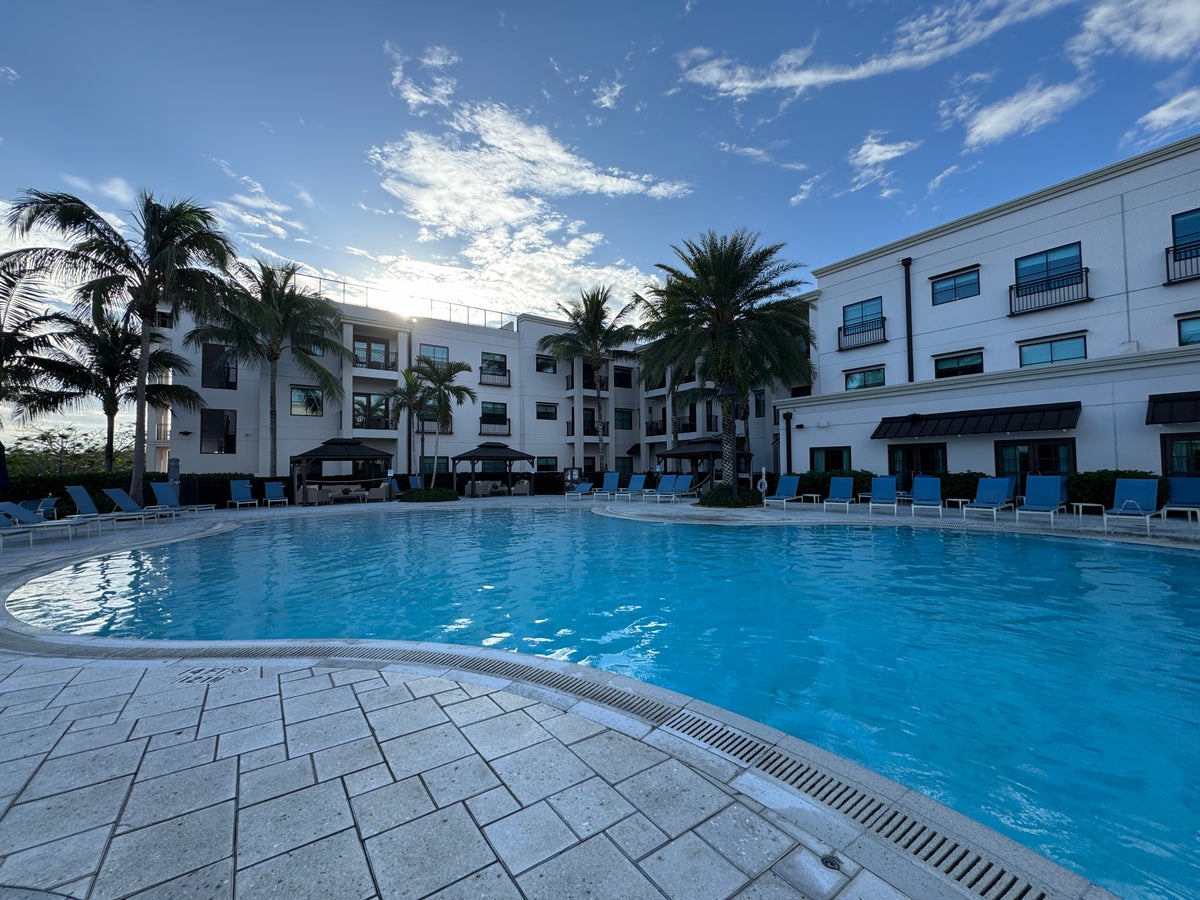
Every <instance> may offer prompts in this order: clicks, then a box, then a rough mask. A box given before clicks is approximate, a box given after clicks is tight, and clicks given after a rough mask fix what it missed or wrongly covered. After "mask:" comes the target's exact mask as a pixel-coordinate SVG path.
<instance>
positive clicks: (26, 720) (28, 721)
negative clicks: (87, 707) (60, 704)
mask: <svg viewBox="0 0 1200 900" xmlns="http://www.w3.org/2000/svg"><path fill="white" fill-rule="evenodd" d="M58 714H59V710H58V709H57V708H54V709H39V710H36V711H35V712H27V713H20V714H13V715H9V714H8V713H5V714H3V715H0V737H3V736H4V735H6V734H12V733H13V732H14V731H28V730H29V729H31V728H41V727H42V726H44V725H49V724H50V723H51V722H53V721H54V720H55V719H56V718H57V717H58Z"/></svg>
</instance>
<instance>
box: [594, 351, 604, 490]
mask: <svg viewBox="0 0 1200 900" xmlns="http://www.w3.org/2000/svg"><path fill="white" fill-rule="evenodd" d="M601 365H602V360H601V359H600V357H598V356H596V357H592V377H593V378H595V379H596V438H597V440H599V441H600V452H599V453H598V454H597V458H598V459H599V460H600V467H599V469H598V471H600V472H606V471H608V454H607V453H605V447H604V410H603V408H602V407H601V405H600V404H601V403H602V402H603V401H602V400H601V397H600V366H601Z"/></svg>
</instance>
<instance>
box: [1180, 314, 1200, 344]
mask: <svg viewBox="0 0 1200 900" xmlns="http://www.w3.org/2000/svg"><path fill="white" fill-rule="evenodd" d="M1187 344H1200V316H1198V317H1196V318H1194V319H1180V320H1179V346H1180V347H1183V346H1185V345H1187Z"/></svg>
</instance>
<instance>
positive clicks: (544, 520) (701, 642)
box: [9, 508, 1200, 897]
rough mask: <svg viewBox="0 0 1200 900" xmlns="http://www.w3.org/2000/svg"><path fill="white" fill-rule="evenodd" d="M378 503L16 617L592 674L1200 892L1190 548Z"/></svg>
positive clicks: (102, 565)
mask: <svg viewBox="0 0 1200 900" xmlns="http://www.w3.org/2000/svg"><path fill="white" fill-rule="evenodd" d="M356 512H359V511H356ZM361 513H362V514H361V515H359V514H356V515H338V516H323V517H303V518H295V519H288V520H281V521H277V522H265V523H261V524H250V525H247V526H245V527H243V528H241V529H239V530H237V531H235V532H230V533H227V534H224V535H218V536H214V537H209V538H204V539H201V540H196V541H187V542H182V543H177V544H171V545H167V546H163V547H158V548H153V549H148V550H139V551H131V552H127V553H122V554H117V555H113V556H108V557H103V558H98V559H94V560H89V561H86V562H82V563H79V564H76V565H73V566H70V567H68V568H67V569H64V570H63V571H61V572H59V573H55V574H53V575H49V576H46V577H43V578H39V579H37V580H36V581H34V582H32V583H30V584H29V585H27V586H26V587H24V588H21V589H20V590H18V591H17V592H15V593H14V594H13V595H12V596H11V597H10V600H9V608H10V610H11V611H12V612H13V614H14V615H16V616H18V617H19V618H21V619H23V620H25V621H28V622H31V623H33V624H36V625H40V626H43V627H48V628H56V629H58V630H62V631H70V632H73V633H86V634H96V635H108V636H137V637H150V638H173V639H238V640H245V639H256V638H279V639H286V638H334V637H354V638H380V639H386V638H399V639H407V640H437V641H450V642H455V643H460V644H474V645H486V646H493V647H499V648H508V649H514V650H521V651H524V652H528V653H538V654H542V655H548V656H553V657H556V658H559V659H567V660H571V661H573V662H578V663H585V664H588V665H593V666H597V667H602V668H605V669H608V670H612V671H618V672H621V673H623V674H628V675H630V676H632V677H635V678H639V679H643V680H645V681H649V682H652V683H654V684H659V685H662V686H664V687H668V688H671V689H673V690H677V691H680V692H682V693H685V694H689V695H691V696H695V697H699V698H701V699H704V700H707V701H709V702H712V703H715V704H718V705H720V706H723V707H726V708H728V709H731V710H733V711H735V712H738V713H740V714H742V715H746V716H750V717H751V718H754V719H758V720H760V721H763V722H766V723H768V724H770V725H773V726H774V727H776V728H779V729H781V730H783V731H787V732H789V733H791V734H795V735H797V736H799V737H801V738H804V739H806V740H809V741H811V742H813V743H815V744H818V745H820V746H824V747H826V748H828V749H830V750H833V751H835V752H837V753H840V754H842V755H844V756H846V757H849V758H851V759H854V760H856V761H858V762H860V763H862V764H864V765H866V766H869V767H870V768H872V769H875V770H876V771H879V772H881V773H883V774H885V775H888V776H889V777H891V778H894V779H896V780H897V781H900V782H902V783H904V784H907V785H909V786H911V787H914V788H917V789H918V790H921V791H923V792H925V793H927V794H930V795H931V796H933V797H935V798H937V799H938V800H940V801H942V802H944V803H946V804H947V805H949V806H951V807H953V808H955V809H958V810H959V811H961V812H963V813H965V814H967V815H969V816H972V817H973V818H976V819H978V820H980V821H982V822H984V823H986V824H988V825H990V826H991V827H993V828H995V829H997V830H998V831H1001V832H1002V833H1005V834H1007V835H1009V836H1010V837H1012V838H1014V839H1016V840H1018V841H1020V842H1022V843H1024V844H1026V845H1027V846H1029V847H1032V848H1033V849H1035V850H1038V851H1039V852H1042V853H1044V854H1046V855H1047V856H1050V857H1051V858H1053V859H1055V860H1057V861H1059V862H1061V863H1062V864H1064V865H1066V866H1068V867H1070V868H1072V869H1075V870H1076V871H1078V872H1080V873H1082V874H1083V875H1085V876H1086V877H1088V878H1090V879H1092V880H1094V881H1096V882H1098V883H1100V884H1102V885H1104V886H1106V887H1108V888H1109V889H1111V890H1113V891H1115V892H1117V893H1118V894H1122V895H1125V896H1131V897H1132V896H1138V897H1147V896H1149V897H1154V896H1161V897H1174V896H1178V897H1184V896H1189V892H1190V891H1191V890H1192V889H1193V886H1194V885H1196V884H1200V863H1198V861H1197V860H1198V859H1200V838H1198V837H1197V835H1198V834H1200V786H1198V783H1197V779H1196V778H1195V777H1194V770H1195V766H1196V762H1197V760H1200V672H1198V671H1197V669H1198V667H1197V665H1196V662H1197V659H1198V658H1200V596H1198V595H1200V591H1198V590H1197V584H1198V583H1200V578H1198V576H1200V557H1198V556H1197V555H1195V554H1189V553H1184V552H1180V551H1169V550H1159V549H1151V548H1144V547H1134V546H1126V545H1118V544H1108V543H1081V542H1076V541H1070V540H1058V539H1044V538H1037V537H1033V536H1028V535H1010V534H1002V533H976V532H971V533H963V532H961V531H959V530H956V529H947V530H945V531H941V530H932V529H909V528H877V529H871V528H868V527H854V526H824V527H816V528H801V527H798V526H773V527H764V528H754V527H739V528H714V527H710V526H688V525H663V524H648V523H644V522H627V521H621V520H614V519H609V518H604V517H598V516H594V515H592V514H591V512H590V511H589V510H586V509H585V510H581V509H577V508H571V509H566V510H564V509H523V510H514V509H507V510H503V509H487V510H483V509H479V508H474V509H462V510H455V511H453V512H449V513H444V512H441V511H439V512H438V513H429V514H426V513H418V514H402V515H401V514H395V513H390V512H388V511H387V510H386V509H385V508H381V509H380V510H378V511H374V510H363V511H361Z"/></svg>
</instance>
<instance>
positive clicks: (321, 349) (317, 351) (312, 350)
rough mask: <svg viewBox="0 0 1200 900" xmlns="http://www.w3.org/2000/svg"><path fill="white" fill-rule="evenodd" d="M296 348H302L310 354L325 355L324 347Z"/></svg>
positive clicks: (301, 349) (299, 348) (302, 350)
mask: <svg viewBox="0 0 1200 900" xmlns="http://www.w3.org/2000/svg"><path fill="white" fill-rule="evenodd" d="M296 349H298V350H300V351H301V352H303V353H307V354H308V355H309V356H324V355H325V348H324V347H297V348H296Z"/></svg>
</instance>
